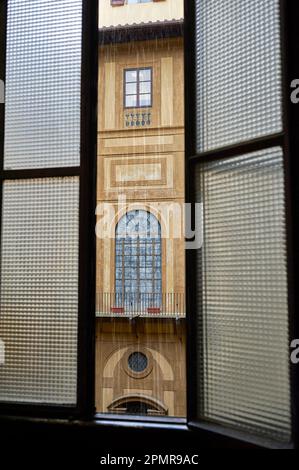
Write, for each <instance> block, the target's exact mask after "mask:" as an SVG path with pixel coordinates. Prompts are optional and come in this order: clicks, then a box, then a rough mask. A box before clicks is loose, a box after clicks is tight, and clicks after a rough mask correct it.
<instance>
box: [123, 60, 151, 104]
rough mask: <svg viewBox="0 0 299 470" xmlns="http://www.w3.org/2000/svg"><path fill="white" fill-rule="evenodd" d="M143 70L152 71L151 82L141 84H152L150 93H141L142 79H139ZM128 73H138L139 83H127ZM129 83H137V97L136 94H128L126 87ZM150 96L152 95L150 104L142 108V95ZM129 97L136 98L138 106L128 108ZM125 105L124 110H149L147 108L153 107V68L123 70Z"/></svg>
mask: <svg viewBox="0 0 299 470" xmlns="http://www.w3.org/2000/svg"><path fill="white" fill-rule="evenodd" d="M142 70H150V73H151V79H150V82H149V81H148V80H146V81H144V82H141V83H150V93H140V79H139V73H140V71H142ZM126 72H137V81H136V82H127V81H126ZM127 83H136V88H137V91H136V95H135V94H127V93H126V85H127ZM143 94H144V95H148V94H150V98H151V100H150V104H149V105H146V106H141V105H140V95H143ZM127 96H136V103H137V104H136V106H127V105H126V98H127ZM123 105H124V109H147V108H152V107H153V67H152V66H150V67H130V68H125V69H123Z"/></svg>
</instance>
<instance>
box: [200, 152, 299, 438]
mask: <svg viewBox="0 0 299 470" xmlns="http://www.w3.org/2000/svg"><path fill="white" fill-rule="evenodd" d="M196 186H197V200H198V201H201V202H202V203H203V207H204V243H203V249H202V250H201V251H200V252H199V255H198V274H199V275H198V290H199V297H198V325H199V338H198V354H199V357H200V360H199V363H200V370H199V375H200V387H199V391H200V396H199V398H198V400H199V408H200V415H201V418H203V419H207V420H211V421H216V422H220V423H224V424H227V425H231V426H233V427H234V428H240V429H242V430H245V431H248V432H252V433H254V434H257V435H262V436H265V437H270V438H274V439H278V440H280V441H288V440H289V439H290V426H291V425H290V385H289V340H288V302H287V268H286V266H287V262H286V238H285V201H284V172H283V156H282V151H281V149H280V148H272V149H270V150H265V151H261V152H257V153H252V154H248V155H242V156H239V157H236V158H232V159H227V160H221V161H215V162H211V163H205V164H203V165H201V166H200V167H198V168H197V172H196Z"/></svg>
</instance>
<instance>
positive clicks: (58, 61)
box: [4, 0, 82, 169]
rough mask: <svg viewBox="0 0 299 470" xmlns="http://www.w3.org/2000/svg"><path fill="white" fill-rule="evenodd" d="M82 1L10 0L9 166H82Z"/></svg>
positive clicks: (7, 167)
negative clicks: (80, 152)
mask: <svg viewBox="0 0 299 470" xmlns="http://www.w3.org/2000/svg"><path fill="white" fill-rule="evenodd" d="M81 8H82V0H59V1H53V0H34V1H28V0H8V33H7V65H6V105H5V160H4V164H5V168H6V169H10V168H11V169H19V168H39V167H40V168H46V167H56V166H57V167H58V166H59V167H61V166H77V165H79V161H80V158H79V148H80V82H81V81H80V74H81V29H82V28H81V16H82V15H81Z"/></svg>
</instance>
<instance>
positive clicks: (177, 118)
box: [97, 39, 184, 292]
mask: <svg viewBox="0 0 299 470" xmlns="http://www.w3.org/2000/svg"><path fill="white" fill-rule="evenodd" d="M99 54H100V56H99V63H100V70H99V97H102V99H101V98H100V99H99V120H98V122H99V129H98V182H97V194H98V203H102V202H109V203H111V204H112V206H113V207H114V208H115V212H116V213H117V210H118V200H119V197H120V195H125V197H126V200H127V202H128V204H132V203H133V202H134V203H135V207H134V208H144V209H146V210H149V211H152V212H154V213H155V215H156V216H157V218H158V219H159V220H160V222H161V228H162V238H163V240H162V257H163V266H164V269H163V272H162V278H163V279H162V290H163V292H184V275H183V273H184V255H183V245H184V241H183V237H182V238H181V239H178V238H177V234H175V237H173V239H169V240H167V239H166V238H164V232H167V230H169V225H168V224H167V221H168V220H169V219H168V218H167V219H166V220H165V217H164V216H162V215H161V214H163V209H162V210H161V212H160V213H159V211H158V213H156V212H155V211H153V210H152V208H156V207H157V206H158V205H159V204H160V205H161V207H164V208H165V206H167V205H168V206H169V207H170V206H171V205H172V207H174V205H177V207H178V212H174V215H173V217H172V222H171V223H172V224H173V225H174V226H179V225H180V222H181V225H182V218H183V215H182V213H183V206H182V204H183V202H184V101H183V96H184V83H183V43H182V40H181V39H169V40H160V41H159V42H156V41H148V42H136V43H133V44H121V45H113V46H105V47H102V48H100V51H99ZM132 67H152V69H153V106H152V107H151V108H149V112H151V114H152V123H151V125H150V126H146V127H144V128H135V127H134V128H129V129H128V128H126V127H125V123H124V114H125V113H126V112H127V111H126V110H124V105H123V102H124V96H123V74H124V69H126V68H132ZM132 111H133V112H139V110H132ZM138 204H139V206H138ZM179 209H181V210H179ZM121 214H122V213H121ZM119 217H120V214H118V216H117V218H116V221H115V223H116V222H117V220H118V219H119ZM163 222H165V223H163ZM165 225H167V227H165ZM170 235H171V234H170ZM114 250H115V243H114V240H113V239H111V240H98V245H97V256H98V260H101V262H99V264H98V270H97V292H112V291H114V256H115V255H114Z"/></svg>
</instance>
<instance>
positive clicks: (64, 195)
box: [0, 178, 79, 404]
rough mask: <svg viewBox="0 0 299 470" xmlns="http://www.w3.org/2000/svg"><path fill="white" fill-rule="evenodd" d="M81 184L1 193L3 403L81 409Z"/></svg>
mask: <svg viewBox="0 0 299 470" xmlns="http://www.w3.org/2000/svg"><path fill="white" fill-rule="evenodd" d="M78 215H79V179H78V178H53V179H34V180H19V181H6V182H5V183H4V188H3V211H2V222H3V224H2V247H1V258H2V266H1V304H0V306H1V312H0V339H1V341H2V342H3V344H4V347H5V362H4V364H2V365H0V400H1V401H12V402H31V403H34V402H38V403H49V404H76V391H77V318H78Z"/></svg>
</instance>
